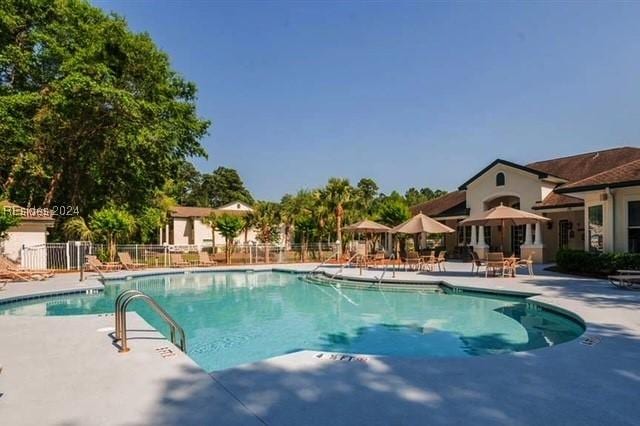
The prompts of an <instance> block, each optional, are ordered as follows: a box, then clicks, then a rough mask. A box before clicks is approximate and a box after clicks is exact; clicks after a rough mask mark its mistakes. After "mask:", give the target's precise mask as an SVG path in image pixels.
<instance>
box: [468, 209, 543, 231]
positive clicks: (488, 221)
mask: <svg viewBox="0 0 640 426" xmlns="http://www.w3.org/2000/svg"><path fill="white" fill-rule="evenodd" d="M550 220H551V219H549V218H548V217H544V216H539V215H537V214H534V213H529V212H525V211H522V210H518V209H514V208H512V207H507V206H503V205H502V204H500V205H499V206H497V207H494V208H492V209H490V210H487V211H484V212H482V213H479V214H476V215H473V216H470V217H468V218H466V219H465V220H463V221H460V225H465V226H468V225H482V226H492V225H501V226H504V225H505V224H506V225H526V224H529V223H537V222H548V221H550Z"/></svg>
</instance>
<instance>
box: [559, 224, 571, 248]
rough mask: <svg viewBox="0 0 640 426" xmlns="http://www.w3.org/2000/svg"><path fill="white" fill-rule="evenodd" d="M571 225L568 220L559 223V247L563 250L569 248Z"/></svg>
mask: <svg viewBox="0 0 640 426" xmlns="http://www.w3.org/2000/svg"><path fill="white" fill-rule="evenodd" d="M570 230H571V225H570V224H569V221H568V220H566V219H563V220H561V221H560V222H558V247H559V248H561V249H566V248H569V231H570Z"/></svg>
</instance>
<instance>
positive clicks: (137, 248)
mask: <svg viewBox="0 0 640 426" xmlns="http://www.w3.org/2000/svg"><path fill="white" fill-rule="evenodd" d="M137 262H140V260H138V244H136V263H137Z"/></svg>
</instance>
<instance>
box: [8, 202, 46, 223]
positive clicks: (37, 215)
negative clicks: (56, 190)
mask: <svg viewBox="0 0 640 426" xmlns="http://www.w3.org/2000/svg"><path fill="white" fill-rule="evenodd" d="M0 207H1V208H3V209H9V210H10V211H11V213H13V214H14V215H15V216H20V217H21V220H22V221H28V222H49V223H50V224H53V222H54V218H53V212H52V211H51V210H49V209H37V208H26V207H22V206H19V205H17V204H15V203H12V202H10V201H0Z"/></svg>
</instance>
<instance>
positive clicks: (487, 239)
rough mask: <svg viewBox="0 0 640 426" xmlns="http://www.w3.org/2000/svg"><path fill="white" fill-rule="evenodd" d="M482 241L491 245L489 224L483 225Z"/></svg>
mask: <svg viewBox="0 0 640 426" xmlns="http://www.w3.org/2000/svg"><path fill="white" fill-rule="evenodd" d="M484 243H485V244H488V245H491V227H490V226H485V227H484Z"/></svg>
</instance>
